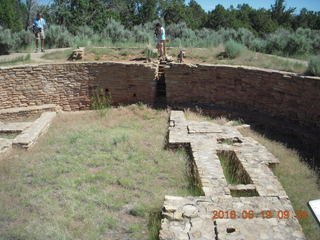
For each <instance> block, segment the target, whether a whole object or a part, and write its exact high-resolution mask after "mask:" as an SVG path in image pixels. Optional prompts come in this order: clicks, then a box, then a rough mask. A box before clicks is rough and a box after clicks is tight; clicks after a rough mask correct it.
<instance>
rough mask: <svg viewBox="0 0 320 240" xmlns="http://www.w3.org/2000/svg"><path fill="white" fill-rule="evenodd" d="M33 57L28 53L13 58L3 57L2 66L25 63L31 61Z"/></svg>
mask: <svg viewBox="0 0 320 240" xmlns="http://www.w3.org/2000/svg"><path fill="white" fill-rule="evenodd" d="M30 59H31V55H30V54H27V55H24V56H18V57H15V58H11V59H3V60H0V66H4V65H12V64H16V63H25V62H28V61H30Z"/></svg>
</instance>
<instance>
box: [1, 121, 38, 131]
mask: <svg viewBox="0 0 320 240" xmlns="http://www.w3.org/2000/svg"><path fill="white" fill-rule="evenodd" d="M31 124H32V122H17V123H1V122H0V133H20V132H22V131H23V130H25V129H26V128H28V127H30V126H31Z"/></svg>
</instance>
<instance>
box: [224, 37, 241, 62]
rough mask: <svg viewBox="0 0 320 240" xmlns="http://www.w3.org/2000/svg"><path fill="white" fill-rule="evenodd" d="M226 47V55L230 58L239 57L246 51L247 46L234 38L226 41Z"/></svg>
mask: <svg viewBox="0 0 320 240" xmlns="http://www.w3.org/2000/svg"><path fill="white" fill-rule="evenodd" d="M224 48H225V51H226V55H227V56H228V57H229V58H236V57H239V56H240V55H241V54H243V53H244V52H245V51H246V49H245V47H244V46H243V45H242V44H240V43H237V42H235V41H233V40H230V41H228V42H226V44H225V45H224Z"/></svg>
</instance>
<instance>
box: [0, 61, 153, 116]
mask: <svg viewBox="0 0 320 240" xmlns="http://www.w3.org/2000/svg"><path fill="white" fill-rule="evenodd" d="M156 72H157V68H156V67H155V66H153V65H151V64H138V63H65V64H50V65H39V66H27V67H10V68H2V69H0V109H7V108H18V107H30V106H38V105H44V104H56V105H59V106H61V107H62V109H63V110H65V111H69V110H73V111H75V110H84V109H89V108H90V105H91V97H92V95H93V93H94V92H96V91H97V90H99V92H100V90H102V93H103V94H105V95H106V96H111V99H112V101H113V103H114V104H128V103H136V102H143V103H146V104H152V103H153V101H154V96H155V84H156V81H155V78H156Z"/></svg>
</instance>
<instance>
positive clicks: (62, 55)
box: [41, 49, 73, 61]
mask: <svg viewBox="0 0 320 240" xmlns="http://www.w3.org/2000/svg"><path fill="white" fill-rule="evenodd" d="M72 52H73V50H72V49H68V50H63V51H55V52H51V53H46V54H44V55H43V56H42V57H41V58H43V59H46V60H65V61H66V60H68V58H69V57H70V55H71V54H72Z"/></svg>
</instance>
